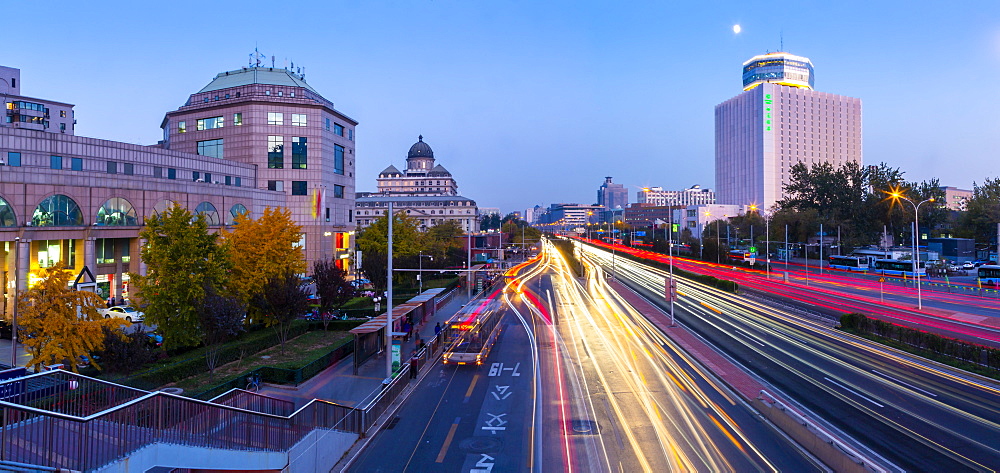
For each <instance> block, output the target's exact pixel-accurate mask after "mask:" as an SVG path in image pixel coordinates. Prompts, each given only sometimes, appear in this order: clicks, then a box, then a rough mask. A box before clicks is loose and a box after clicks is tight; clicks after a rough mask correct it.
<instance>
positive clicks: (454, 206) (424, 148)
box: [354, 135, 479, 232]
mask: <svg viewBox="0 0 1000 473" xmlns="http://www.w3.org/2000/svg"><path fill="white" fill-rule="evenodd" d="M434 161H435V160H434V150H433V149H431V147H430V145H428V144H427V143H425V142H424V137H423V135H420V136H418V137H417V142H416V143H414V144H413V146H410V151H409V152H407V153H406V169H405V170H404V171H400V170H399V169H398V168H396V166H393V165H389V167H387V168H385V169H384V170H383V171H382V172H380V173H379V175H378V179H377V182H378V191H377V192H374V193H366V192H361V193H358V196H357V199H356V200H355V213H354V216H355V221H356V222H357V225H358V227H359V228H364V227H366V226H368V225H371V224H372V222H374V221H375V220H377V219H378V217H379V216H381V215H384V214H385V210H386V208H387V207H388V203H389V202H390V201H391V202H392V203H393V210H395V211H397V212H398V211H400V210H402V211H404V212H405V213H406V214H407V215H409V216H410V217H413V218H415V219H417V221H418V222H419V228H420V230H421V231H424V230H427V229H428V228H430V227H433V226H434V225H437V224H439V223H441V222H443V221H446V220H455V221H457V222H458V224H459V226H460V227H462V229H464V230H465V231H466V232H472V231H476V230H477V229H478V226H479V209H478V208H477V206H476V202H475V201H474V200H472V199H469V198H466V197H462V196H460V195H458V183H456V182H455V178H454V177H452V175H451V173H450V172H448V170H447V169H445V168H444V166H442V165H440V164H435V163H434Z"/></svg>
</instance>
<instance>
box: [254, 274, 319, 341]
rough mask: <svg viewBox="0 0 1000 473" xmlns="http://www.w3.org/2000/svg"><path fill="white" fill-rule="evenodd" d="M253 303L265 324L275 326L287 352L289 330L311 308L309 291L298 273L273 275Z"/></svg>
mask: <svg viewBox="0 0 1000 473" xmlns="http://www.w3.org/2000/svg"><path fill="white" fill-rule="evenodd" d="M251 304H252V305H253V306H254V308H255V309H256V310H257V313H259V314H262V316H263V320H264V324H265V325H267V326H268V327H272V328H274V331H275V333H277V335H278V340H280V341H281V352H282V353H284V352H285V342H286V341H288V330H289V329H290V328H291V326H292V322H293V321H295V319H296V318H298V317H299V316H300V315H303V314H305V313H306V311H307V310H308V309H309V291H308V290H306V284H305V282H304V281H302V278H300V277H299V276H298V275H297V274H293V273H291V272H286V273H285V274H282V275H280V276H272V277H271V279H269V280H268V282H267V287H266V288H265V290H263V291H261V292H258V293H257V294H256V295H255V296H254V297H253V299H252V302H251Z"/></svg>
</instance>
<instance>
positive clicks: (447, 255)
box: [423, 220, 466, 268]
mask: <svg viewBox="0 0 1000 473" xmlns="http://www.w3.org/2000/svg"><path fill="white" fill-rule="evenodd" d="M462 235H465V231H464V230H462V227H460V226H459V225H458V222H456V221H454V220H445V221H443V222H441V223H438V224H437V225H434V226H433V227H431V228H429V229H428V230H427V232H426V233H425V234H424V244H423V252H424V254H429V255H431V256H433V257H434V259H433V260H432V261H424V263H423V265H424V267H425V268H426V267H430V268H447V267H451V266H462V265H463V264H464V263H465V259H466V252H465V241H464V240H463V239H462Z"/></svg>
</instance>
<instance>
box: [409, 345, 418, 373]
mask: <svg viewBox="0 0 1000 473" xmlns="http://www.w3.org/2000/svg"><path fill="white" fill-rule="evenodd" d="M418 371H420V357H419V356H417V352H416V350H414V351H413V356H411V357H410V379H415V378H416V377H417V372H418Z"/></svg>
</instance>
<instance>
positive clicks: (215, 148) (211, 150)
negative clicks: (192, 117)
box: [198, 138, 222, 159]
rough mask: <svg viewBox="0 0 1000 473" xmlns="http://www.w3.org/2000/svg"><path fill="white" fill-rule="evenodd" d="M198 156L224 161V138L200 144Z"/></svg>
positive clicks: (200, 142)
mask: <svg viewBox="0 0 1000 473" xmlns="http://www.w3.org/2000/svg"><path fill="white" fill-rule="evenodd" d="M198 154H200V155H202V156H208V157H210V158H219V159H222V138H219V139H217V140H205V141H199V142H198Z"/></svg>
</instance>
